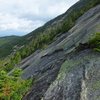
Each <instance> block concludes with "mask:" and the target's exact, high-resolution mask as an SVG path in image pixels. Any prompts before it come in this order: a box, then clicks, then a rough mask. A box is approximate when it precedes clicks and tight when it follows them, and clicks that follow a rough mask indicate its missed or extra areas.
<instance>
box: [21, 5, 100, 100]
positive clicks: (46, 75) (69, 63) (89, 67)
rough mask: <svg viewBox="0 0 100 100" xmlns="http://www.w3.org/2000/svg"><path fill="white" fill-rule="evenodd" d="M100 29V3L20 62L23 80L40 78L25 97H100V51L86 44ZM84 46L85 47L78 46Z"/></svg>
mask: <svg viewBox="0 0 100 100" xmlns="http://www.w3.org/2000/svg"><path fill="white" fill-rule="evenodd" d="M96 32H100V5H98V6H96V7H94V8H92V9H90V10H89V11H87V12H86V13H85V14H84V15H83V16H81V17H80V18H79V19H78V20H77V21H76V24H75V25H74V27H73V28H72V29H70V30H69V31H68V32H67V33H64V34H62V35H61V36H59V37H57V38H56V39H55V41H54V42H53V43H52V44H51V45H49V46H48V48H47V49H45V50H43V51H36V52H35V53H34V54H32V55H31V56H30V57H28V58H26V59H24V60H23V61H22V62H21V63H20V67H21V68H22V69H23V71H24V73H23V75H22V78H23V79H28V78H30V77H34V78H35V79H36V81H35V83H33V86H32V88H31V89H30V91H29V92H28V93H27V94H26V96H25V97H24V98H23V100H100V53H97V52H94V51H92V50H90V49H89V48H88V47H87V46H85V43H87V42H88V41H89V39H90V38H91V37H92V35H94V34H95V33H96ZM78 46H82V50H80V51H77V49H76V48H78Z"/></svg>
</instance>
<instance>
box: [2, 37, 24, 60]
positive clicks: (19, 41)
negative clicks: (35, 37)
mask: <svg viewBox="0 0 100 100" xmlns="http://www.w3.org/2000/svg"><path fill="white" fill-rule="evenodd" d="M23 44H25V41H24V39H23V38H22V37H19V36H7V37H6V36H5V37H0V58H2V57H6V56H7V55H9V54H10V53H12V52H13V50H14V46H21V45H23Z"/></svg>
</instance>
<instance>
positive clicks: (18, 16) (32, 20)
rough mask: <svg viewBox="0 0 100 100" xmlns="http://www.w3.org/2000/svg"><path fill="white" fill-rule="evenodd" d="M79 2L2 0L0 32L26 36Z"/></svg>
mask: <svg viewBox="0 0 100 100" xmlns="http://www.w3.org/2000/svg"><path fill="white" fill-rule="evenodd" d="M77 1H78V0H0V32H2V31H7V30H14V31H18V32H23V33H25V34H26V33H28V32H31V31H32V30H34V29H36V28H37V27H39V26H41V25H43V24H44V23H45V22H46V21H47V20H50V19H52V18H54V17H56V16H57V15H59V14H61V13H64V12H65V11H66V10H67V9H68V8H69V7H70V6H71V5H73V4H74V3H75V2H77ZM0 34H1V33H0ZM7 34H8V33H7ZM13 34H14V33H13Z"/></svg>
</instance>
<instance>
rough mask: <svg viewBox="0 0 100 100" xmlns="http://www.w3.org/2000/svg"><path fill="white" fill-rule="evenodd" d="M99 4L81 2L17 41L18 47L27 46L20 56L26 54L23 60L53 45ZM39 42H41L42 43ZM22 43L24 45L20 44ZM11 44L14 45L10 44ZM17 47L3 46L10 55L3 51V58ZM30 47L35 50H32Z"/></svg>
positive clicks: (89, 1) (81, 0) (89, 0)
mask: <svg viewBox="0 0 100 100" xmlns="http://www.w3.org/2000/svg"><path fill="white" fill-rule="evenodd" d="M99 3H100V0H95V1H94V0H80V1H79V2H77V3H76V4H75V5H73V6H72V7H71V8H70V9H69V10H68V11H66V12H65V13H64V14H62V15H60V16H58V17H56V18H55V19H53V20H51V21H49V22H47V23H46V24H45V25H44V26H42V27H40V28H38V29H36V30H34V31H33V32H31V33H29V34H27V35H25V36H23V37H21V38H20V40H21V41H20V42H19V40H16V42H17V45H21V46H23V45H25V47H24V48H23V50H21V52H20V54H22V52H24V54H22V55H21V56H22V57H21V58H22V59H23V58H25V57H27V56H29V55H31V54H32V53H33V52H34V51H35V50H37V49H41V47H43V46H41V44H43V45H48V44H49V43H51V42H52V41H53V39H54V38H55V37H56V36H57V35H58V34H59V33H65V32H67V31H68V30H69V29H70V28H72V27H73V26H74V24H75V21H76V19H78V18H79V17H80V16H81V15H82V14H84V13H85V12H86V11H87V10H89V9H90V8H92V7H94V6H95V5H97V4H99ZM41 37H42V40H41ZM47 38H49V39H48V40H47ZM39 40H41V41H39ZM37 41H39V42H40V43H39V42H37ZM13 42H14V41H13ZM23 42H24V43H23ZM34 42H36V43H37V45H36V46H34V45H33V43H34ZM42 42H43V43H42ZM44 42H45V43H44ZM20 43H22V44H20ZM10 44H12V43H10ZM15 45H16V43H13V45H10V48H9V46H7V48H8V49H7V48H5V46H4V45H3V46H4V47H3V46H2V47H3V50H4V51H5V49H7V50H8V51H7V52H8V53H7V54H6V55H3V54H4V51H3V50H2V49H1V50H0V51H2V56H7V55H9V54H10V53H11V52H12V51H13V47H14V46H15ZM30 45H31V47H33V48H30ZM38 45H39V47H38ZM19 48H20V47H19ZM28 48H29V49H28ZM25 49H26V50H25ZM25 52H27V54H25ZM0 54H1V53H0Z"/></svg>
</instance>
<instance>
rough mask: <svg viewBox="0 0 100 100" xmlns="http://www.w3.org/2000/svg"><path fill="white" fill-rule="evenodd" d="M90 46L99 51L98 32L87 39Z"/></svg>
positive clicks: (99, 35)
mask: <svg viewBox="0 0 100 100" xmlns="http://www.w3.org/2000/svg"><path fill="white" fill-rule="evenodd" d="M89 45H90V48H92V49H94V50H95V51H98V52H100V33H96V34H95V35H94V36H93V37H92V38H91V39H90V41H89Z"/></svg>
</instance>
